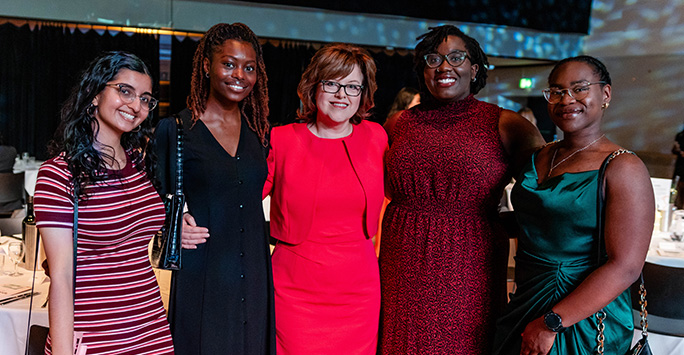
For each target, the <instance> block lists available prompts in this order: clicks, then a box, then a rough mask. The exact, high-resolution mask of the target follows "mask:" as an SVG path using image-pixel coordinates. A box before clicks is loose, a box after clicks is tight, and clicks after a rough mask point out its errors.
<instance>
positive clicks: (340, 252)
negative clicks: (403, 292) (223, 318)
mask: <svg viewBox="0 0 684 355" xmlns="http://www.w3.org/2000/svg"><path fill="white" fill-rule="evenodd" d="M375 70H376V69H375V63H374V62H373V59H372V58H371V57H370V55H369V54H368V53H367V52H366V51H365V50H363V49H361V48H358V47H355V46H351V45H347V44H333V45H328V46H326V47H324V48H322V49H321V50H319V51H318V52H317V53H316V55H315V56H314V57H313V59H312V60H311V64H309V66H308V68H307V69H306V71H305V72H304V74H303V75H302V80H301V82H300V83H299V88H298V94H299V97H300V99H301V100H302V103H303V108H302V109H301V110H300V111H299V112H298V114H299V118H301V119H303V120H304V121H305V122H304V123H295V124H291V125H287V126H282V127H276V128H274V129H273V131H272V133H271V147H272V148H271V152H270V154H269V157H268V168H269V169H268V171H269V175H268V179H267V181H266V185H265V187H264V195H271V197H272V199H271V235H272V236H273V237H274V238H276V239H278V243H277V245H276V247H275V250H274V252H273V258H272V262H273V283H274V286H275V308H276V344H277V353H278V354H281V355H282V354H375V351H376V347H377V334H378V319H379V312H380V277H379V271H378V262H377V258H376V256H375V252H374V249H373V243H372V241H371V240H370V238H371V237H372V236H373V235H374V234H375V232H376V230H377V226H378V217H379V213H380V207H381V205H382V201H383V155H384V154H385V151H386V150H387V135H386V134H385V131H384V130H383V128H382V127H381V126H380V125H378V124H376V123H373V122H369V121H366V120H364V118H366V117H367V116H368V115H369V113H368V110H369V109H370V108H372V107H373V93H374V92H375V90H376V84H375Z"/></svg>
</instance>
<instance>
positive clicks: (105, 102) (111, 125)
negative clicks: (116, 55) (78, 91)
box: [93, 69, 152, 145]
mask: <svg viewBox="0 0 684 355" xmlns="http://www.w3.org/2000/svg"><path fill="white" fill-rule="evenodd" d="M110 84H126V85H128V86H129V87H130V88H132V90H134V91H135V94H136V98H135V100H133V101H132V102H130V103H129V102H126V101H124V100H123V99H122V98H121V95H119V88H118V87H116V86H112V85H110ZM107 85H108V86H105V88H104V89H103V90H102V91H101V92H100V93H99V94H98V95H97V96H96V97H95V99H93V105H94V106H96V107H97V110H96V111H95V119H96V120H97V122H98V123H99V126H100V128H99V132H98V133H97V137H96V139H97V141H98V142H101V143H105V144H108V145H112V144H115V142H119V141H120V140H121V135H122V134H123V133H125V132H130V131H132V130H133V129H135V128H136V127H138V126H139V125H140V124H141V123H142V122H143V121H144V120H145V119H146V118H147V116H148V115H149V113H150V112H149V110H148V109H147V107H146V106H145V105H143V104H141V102H140V95H142V94H151V91H152V79H151V78H150V77H149V76H148V75H147V74H143V73H139V72H137V71H133V70H129V69H121V70H120V71H119V73H118V74H117V75H116V76H115V77H114V79H112V80H111V81H109V82H108V83H107Z"/></svg>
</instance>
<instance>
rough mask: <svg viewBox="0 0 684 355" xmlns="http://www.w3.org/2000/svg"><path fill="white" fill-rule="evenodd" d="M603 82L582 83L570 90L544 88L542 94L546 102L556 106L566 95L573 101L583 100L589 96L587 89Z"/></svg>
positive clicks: (603, 82)
mask: <svg viewBox="0 0 684 355" xmlns="http://www.w3.org/2000/svg"><path fill="white" fill-rule="evenodd" d="M605 83H606V82H605V81H597V82H594V83H589V82H583V83H579V84H576V85H574V86H573V87H571V88H565V89H560V88H546V89H544V90H542V93H543V94H544V98H545V99H546V101H548V102H549V103H550V104H552V105H553V104H557V103H559V102H561V100H563V96H564V95H565V94H566V93H567V95H568V96H570V97H572V98H573V99H575V100H583V99H584V98H586V97H587V95H589V89H590V86H591V85H596V84H605Z"/></svg>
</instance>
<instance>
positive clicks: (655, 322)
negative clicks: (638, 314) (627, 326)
mask: <svg viewBox="0 0 684 355" xmlns="http://www.w3.org/2000/svg"><path fill="white" fill-rule="evenodd" d="M643 273H644V285H645V287H646V302H647V303H646V311H647V312H648V318H647V320H648V331H649V332H651V331H652V332H655V333H660V334H667V335H675V336H684V268H677V267H669V266H663V265H658V264H653V263H649V262H646V263H645V264H644V269H643ZM639 285H640V280H637V282H635V283H634V284H632V287H631V288H630V289H631V294H632V309H634V310H636V311H638V310H641V305H639V300H640V296H639ZM636 324H637V325H638V322H637V323H636Z"/></svg>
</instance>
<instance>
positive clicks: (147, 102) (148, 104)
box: [107, 83, 159, 111]
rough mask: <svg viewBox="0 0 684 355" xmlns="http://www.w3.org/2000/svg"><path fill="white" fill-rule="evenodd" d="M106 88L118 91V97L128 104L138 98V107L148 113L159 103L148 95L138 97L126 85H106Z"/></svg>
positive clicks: (131, 88) (130, 87)
mask: <svg viewBox="0 0 684 355" xmlns="http://www.w3.org/2000/svg"><path fill="white" fill-rule="evenodd" d="M107 86H111V87H113V88H117V89H119V97H120V98H121V100H123V101H124V102H126V103H128V104H130V103H132V102H133V101H135V99H136V98H137V97H140V104H141V105H140V107H142V108H144V109H147V110H148V111H152V110H154V108H155V107H157V103H159V100H157V99H155V98H154V97H153V96H152V95H150V94H142V95H140V96H138V94H136V92H135V90H134V89H133V87H132V86H130V85H128V84H123V83H120V84H107Z"/></svg>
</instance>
